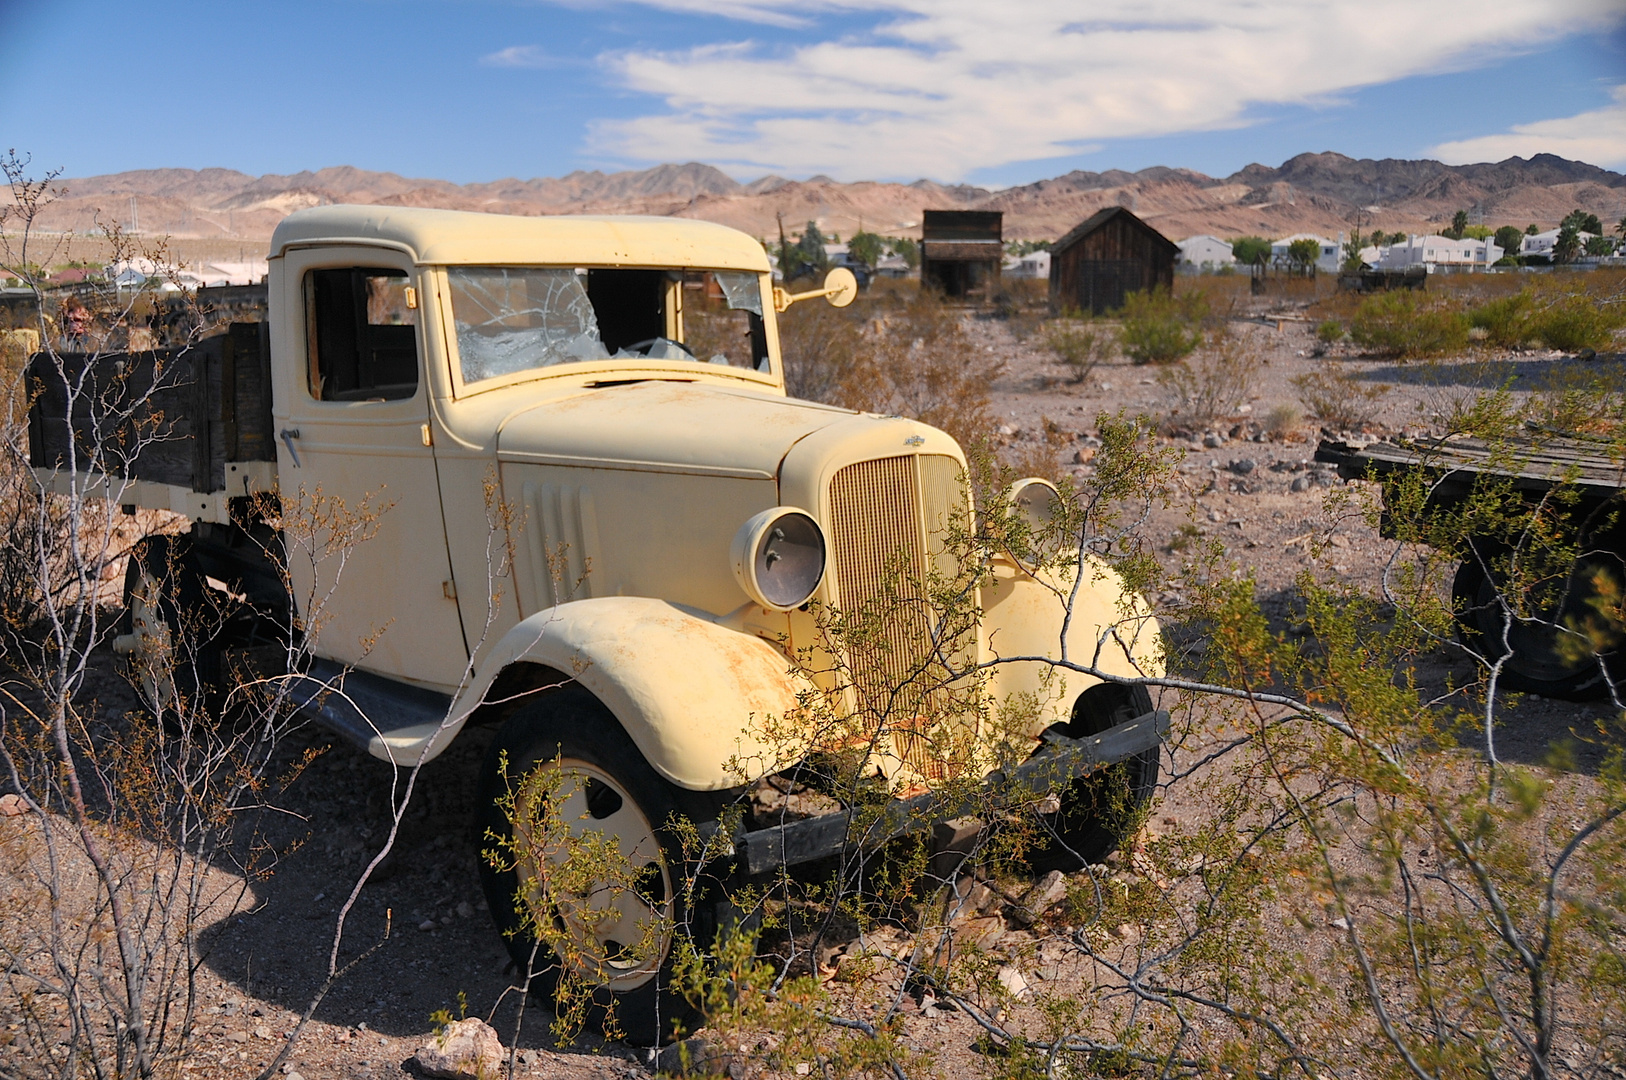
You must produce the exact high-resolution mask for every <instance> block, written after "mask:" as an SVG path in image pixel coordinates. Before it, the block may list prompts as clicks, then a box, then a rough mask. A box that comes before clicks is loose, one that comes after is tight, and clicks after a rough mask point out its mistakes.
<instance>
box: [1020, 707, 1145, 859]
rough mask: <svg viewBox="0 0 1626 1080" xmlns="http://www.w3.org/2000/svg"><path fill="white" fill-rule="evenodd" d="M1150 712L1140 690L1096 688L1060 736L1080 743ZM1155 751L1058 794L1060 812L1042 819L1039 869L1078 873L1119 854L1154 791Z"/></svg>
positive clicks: (1083, 779) (1076, 782) (1081, 780)
mask: <svg viewBox="0 0 1626 1080" xmlns="http://www.w3.org/2000/svg"><path fill="white" fill-rule="evenodd" d="M1151 711H1152V695H1151V693H1150V692H1149V691H1148V690H1147V689H1146V687H1144V686H1126V685H1124V684H1122V683H1100V684H1098V685H1096V686H1092V687H1090V688H1089V689H1088V690H1086V691H1084V692H1083V693H1082V694H1080V695H1079V696H1078V700H1077V701H1075V702H1074V703H1073V718H1072V720H1071V721H1070V722H1069V723H1068V724H1066V725H1065V727H1064V729H1063V734H1065V735H1067V736H1068V737H1069V738H1074V739H1081V738H1084V737H1086V736H1089V735H1098V734H1100V733H1101V732H1103V731H1105V730H1107V729H1108V728H1112V727H1117V726H1118V725H1119V724H1122V723H1125V722H1127V721H1130V720H1133V719H1135V717H1137V716H1143V715H1145V714H1146V713H1149V712H1151ZM1159 752H1160V751H1159V748H1158V747H1155V746H1154V747H1152V748H1151V749H1149V750H1143V751H1141V752H1140V753H1139V754H1136V755H1135V756H1134V757H1132V758H1129V759H1127V760H1125V761H1120V762H1118V763H1116V764H1114V765H1110V766H1108V767H1107V768H1105V769H1100V770H1097V771H1096V772H1093V773H1091V774H1090V775H1088V776H1081V777H1078V778H1077V779H1075V780H1073V781H1072V782H1071V783H1069V784H1068V785H1067V786H1066V787H1065V788H1064V789H1062V790H1061V791H1060V792H1059V793H1058V794H1059V795H1060V797H1061V807H1060V809H1059V810H1057V811H1056V812H1055V813H1053V814H1045V815H1043V823H1044V826H1045V830H1046V832H1047V833H1048V834H1049V837H1050V844H1049V846H1048V848H1047V849H1046V850H1045V851H1044V853H1043V854H1042V856H1041V857H1040V858H1038V859H1036V860H1034V861H1035V863H1036V864H1037V865H1039V866H1040V867H1041V868H1045V869H1050V868H1055V869H1061V870H1069V871H1071V870H1077V869H1080V868H1081V867H1083V866H1084V865H1085V864H1088V863H1099V862H1103V861H1105V860H1106V857H1107V856H1108V855H1110V854H1112V853H1113V852H1114V851H1116V850H1118V847H1119V846H1120V845H1121V844H1122V843H1123V842H1124V838H1125V837H1127V836H1128V835H1129V831H1130V830H1131V829H1132V828H1133V827H1134V826H1135V824H1136V823H1137V821H1138V820H1139V817H1140V814H1141V812H1142V810H1143V809H1144V807H1145V806H1146V804H1147V802H1148V801H1149V800H1150V799H1151V797H1152V794H1153V793H1154V792H1155V791H1156V790H1157V777H1158V754H1159Z"/></svg>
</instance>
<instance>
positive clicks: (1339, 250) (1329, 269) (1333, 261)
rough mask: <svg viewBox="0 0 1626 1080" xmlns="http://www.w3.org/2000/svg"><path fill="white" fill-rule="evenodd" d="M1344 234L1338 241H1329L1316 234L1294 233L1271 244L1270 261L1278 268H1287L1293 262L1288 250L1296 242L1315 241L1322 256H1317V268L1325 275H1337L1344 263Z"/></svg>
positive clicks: (1339, 235)
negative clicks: (1339, 266) (1340, 265)
mask: <svg viewBox="0 0 1626 1080" xmlns="http://www.w3.org/2000/svg"><path fill="white" fill-rule="evenodd" d="M1344 239H1345V238H1344V234H1343V233H1339V234H1338V239H1336V240H1328V239H1327V238H1326V237H1324V236H1317V235H1316V234H1315V233H1294V234H1293V235H1292V236H1284V237H1282V238H1281V239H1280V240H1272V241H1271V242H1270V261H1271V262H1272V263H1274V264H1276V265H1277V266H1286V265H1287V264H1288V263H1289V262H1291V261H1292V260H1291V259H1289V258H1288V257H1287V249H1288V248H1289V247H1291V246H1292V244H1293V241H1295V240H1314V241H1315V242H1316V246H1317V247H1318V248H1320V251H1321V254H1319V255H1317V256H1316V260H1315V268H1316V269H1317V270H1320V271H1321V272H1322V273H1324V274H1336V273H1337V272H1338V265H1339V264H1340V263H1342V262H1343V261H1344Z"/></svg>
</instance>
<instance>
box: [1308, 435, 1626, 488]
mask: <svg viewBox="0 0 1626 1080" xmlns="http://www.w3.org/2000/svg"><path fill="white" fill-rule="evenodd" d="M1315 459H1316V460H1317V461H1322V462H1327V463H1330V464H1333V465H1336V466H1338V474H1339V475H1340V476H1343V477H1345V478H1346V479H1378V480H1381V479H1383V478H1384V477H1386V476H1393V475H1396V474H1398V473H1403V472H1410V471H1413V470H1422V471H1424V472H1426V473H1427V474H1429V475H1430V476H1432V477H1436V478H1437V481H1438V486H1437V488H1436V491H1437V494H1439V495H1441V496H1447V497H1448V496H1452V495H1463V494H1466V493H1467V492H1468V490H1469V489H1471V488H1472V486H1473V483H1474V481H1475V480H1476V479H1478V478H1479V477H1481V476H1500V477H1511V478H1512V479H1513V485H1514V487H1515V488H1517V489H1519V490H1522V491H1529V492H1532V493H1538V492H1542V491H1547V490H1550V489H1551V488H1553V487H1554V486H1556V485H1558V484H1567V485H1570V486H1572V487H1575V488H1577V489H1579V490H1580V492H1581V493H1582V496H1583V498H1590V499H1605V500H1606V499H1610V498H1614V497H1615V496H1617V495H1619V494H1620V493H1621V492H1622V491H1623V490H1626V454H1623V453H1622V452H1621V449H1620V447H1618V446H1614V445H1612V444H1611V443H1610V442H1609V441H1607V440H1605V439H1592V438H1586V437H1584V436H1574V435H1564V434H1558V433H1555V432H1550V431H1547V430H1545V429H1542V428H1537V427H1535V426H1534V425H1531V426H1530V427H1527V428H1526V430H1525V431H1524V432H1522V433H1520V434H1519V435H1516V436H1509V437H1508V438H1505V439H1500V440H1498V441H1496V442H1495V443H1494V444H1493V443H1489V442H1487V441H1486V440H1484V439H1476V438H1472V437H1469V436H1465V435H1454V436H1449V437H1447V438H1444V439H1421V440H1410V439H1393V440H1385V441H1382V442H1375V443H1371V444H1369V445H1365V446H1360V445H1351V444H1349V443H1346V442H1342V441H1339V440H1336V439H1324V440H1322V442H1321V444H1320V446H1318V447H1317V448H1316V454H1315Z"/></svg>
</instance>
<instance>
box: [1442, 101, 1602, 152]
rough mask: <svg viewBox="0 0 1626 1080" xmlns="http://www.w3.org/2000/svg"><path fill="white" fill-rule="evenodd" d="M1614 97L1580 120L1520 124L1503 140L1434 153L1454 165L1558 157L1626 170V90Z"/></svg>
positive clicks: (1449, 146)
mask: <svg viewBox="0 0 1626 1080" xmlns="http://www.w3.org/2000/svg"><path fill="white" fill-rule="evenodd" d="M1614 98H1615V103H1614V104H1613V105H1606V106H1604V107H1603V108H1601V109H1593V110H1591V111H1590V112H1584V113H1577V114H1576V115H1575V116H1565V117H1561V118H1559V119H1556V120H1538V121H1537V122H1535V123H1533V124H1516V125H1514V127H1513V129H1512V130H1511V131H1506V132H1503V133H1502V134H1500V135H1481V136H1479V137H1478V138H1476V139H1459V140H1457V141H1455V142H1447V143H1441V144H1440V145H1438V146H1436V147H1435V148H1434V154H1435V155H1436V156H1437V157H1438V158H1439V159H1440V160H1441V161H1445V162H1449V163H1451V164H1454V165H1459V164H1467V163H1468V162H1473V161H1502V160H1503V159H1505V158H1510V157H1515V156H1517V157H1526V158H1527V157H1530V156H1531V155H1532V154H1557V155H1558V156H1559V157H1567V158H1571V159H1573V160H1575V161H1585V162H1587V163H1588V164H1591V165H1598V166H1601V167H1603V168H1606V169H1610V168H1619V167H1621V166H1626V85H1621V86H1617V87H1615V89H1614Z"/></svg>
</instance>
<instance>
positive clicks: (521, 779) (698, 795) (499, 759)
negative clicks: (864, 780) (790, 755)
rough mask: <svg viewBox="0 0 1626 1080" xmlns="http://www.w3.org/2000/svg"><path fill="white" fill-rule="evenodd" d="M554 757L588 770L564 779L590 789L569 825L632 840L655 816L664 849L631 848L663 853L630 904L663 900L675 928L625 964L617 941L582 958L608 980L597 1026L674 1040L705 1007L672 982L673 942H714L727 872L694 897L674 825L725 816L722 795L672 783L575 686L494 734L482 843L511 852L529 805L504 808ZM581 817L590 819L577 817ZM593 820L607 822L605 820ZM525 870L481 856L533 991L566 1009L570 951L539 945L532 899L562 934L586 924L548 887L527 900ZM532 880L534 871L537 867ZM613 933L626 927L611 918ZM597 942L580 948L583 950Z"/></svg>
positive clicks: (646, 1040) (641, 1040) (494, 905)
mask: <svg viewBox="0 0 1626 1080" xmlns="http://www.w3.org/2000/svg"><path fill="white" fill-rule="evenodd" d="M505 759H506V773H505V772H504V767H503V762H504V760H505ZM550 762H559V763H561V767H563V768H565V769H566V770H567V771H568V772H570V773H572V774H574V775H578V776H579V775H585V776H586V777H587V780H586V783H585V784H583V785H582V786H581V787H580V788H579V789H576V788H573V787H570V786H569V785H570V782H569V781H568V780H567V781H565V782H564V783H565V784H566V785H567V787H566V788H564V789H563V790H566V791H569V790H579V791H580V794H579V795H577V796H575V798H577V799H579V800H580V802H581V807H579V808H573V807H572V806H571V803H570V802H569V801H568V800H567V801H566V802H565V803H564V804H563V806H562V807H561V812H560V814H559V817H560V820H561V822H562V823H563V824H565V825H566V827H568V828H571V829H572V831H573V832H574V831H577V830H587V829H594V828H598V829H599V830H600V831H603V832H604V833H606V835H611V834H612V829H617V828H619V829H620V830H621V832H616V833H614V834H613V835H615V836H616V837H617V838H618V839H619V840H620V841H621V845H622V846H623V847H626V846H628V844H629V840H628V838H627V836H626V835H625V834H626V833H629V832H631V833H635V834H636V833H638V832H639V831H640V830H641V829H643V828H644V827H645V825H644V823H647V827H648V829H649V831H650V834H651V835H652V837H653V839H654V840H655V841H656V842H657V843H658V848H659V851H658V853H656V852H649V851H646V850H645V846H646V845H644V844H643V843H642V841H641V840H633V841H631V842H630V843H631V846H632V847H633V848H634V850H633V852H632V854H631V855H630V856H629V859H630V860H631V863H632V865H634V866H635V865H636V863H637V860H639V859H644V858H649V857H650V856H651V855H653V856H655V857H654V858H652V859H650V861H649V863H648V864H647V865H646V867H645V873H644V875H643V883H642V884H640V885H639V886H638V887H637V889H636V892H637V894H638V896H637V897H636V899H629V900H628V901H627V902H628V903H629V904H633V905H636V904H637V903H640V902H641V903H642V905H643V908H644V909H645V910H654V909H657V908H661V907H665V909H666V914H667V918H666V919H665V920H664V924H665V925H666V926H667V927H668V928H669V932H668V933H665V934H657V935H656V938H655V941H654V948H653V949H652V950H650V954H649V955H646V956H645V957H644V958H643V959H642V960H641V962H638V961H636V960H635V961H632V962H629V965H630V966H629V967H628V968H627V969H624V970H621V969H617V968H616V967H615V963H616V960H615V956H616V955H617V949H616V947H615V946H616V942H614V941H613V940H612V941H610V942H608V943H607V944H605V945H603V947H602V950H601V951H602V955H601V956H599V957H596V958H594V960H593V962H592V965H591V966H589V967H588V968H587V970H585V971H584V970H582V966H583V965H582V964H581V963H580V962H578V963H577V965H576V967H577V970H576V972H575V975H576V979H577V980H578V985H582V984H591V983H593V982H594V981H596V980H597V979H599V978H605V979H606V981H605V982H604V983H601V984H599V985H596V986H592V988H591V1000H590V1002H588V1003H587V1004H586V1014H585V1017H584V1019H585V1022H586V1023H587V1025H588V1026H589V1027H591V1028H593V1029H594V1030H596V1031H598V1032H601V1033H605V1034H608V1035H612V1036H617V1037H620V1038H623V1039H625V1040H626V1041H627V1042H630V1043H634V1044H637V1045H644V1046H650V1045H658V1044H660V1043H663V1042H667V1041H670V1040H671V1039H672V1038H673V1036H674V1032H675V1029H676V1028H678V1027H679V1026H680V1025H681V1026H682V1027H683V1029H684V1030H693V1029H694V1028H695V1027H697V1026H698V1024H699V1020H700V1016H699V1013H698V1011H697V1010H696V1009H695V1007H694V1006H693V1005H691V1004H690V1003H689V1001H688V1000H687V999H686V998H684V997H683V996H682V995H681V994H680V993H677V992H676V991H674V989H673V987H672V982H673V977H672V972H673V966H674V965H673V959H674V952H675V950H674V945H675V943H676V942H677V940H678V936H679V935H683V936H686V937H688V938H689V939H690V940H691V941H692V942H693V943H694V945H695V947H696V948H697V949H699V950H701V951H705V950H707V949H709V948H710V947H711V944H712V942H713V940H714V938H715V937H716V932H717V908H716V904H715V899H716V897H717V886H718V884H719V882H718V880H717V879H716V878H714V877H703V878H702V880H701V881H700V887H699V888H697V889H695V890H694V891H693V893H692V896H693V900H694V902H693V903H692V904H689V903H686V902H685V893H686V890H685V888H684V884H683V883H684V882H685V881H686V880H688V878H687V877H686V876H685V875H694V876H696V877H700V876H701V875H698V874H696V871H695V870H694V868H693V867H692V866H685V865H684V864H683V854H682V852H681V849H680V847H679V844H678V840H677V837H676V836H675V835H674V834H673V832H672V830H671V828H670V827H669V826H670V822H671V821H672V820H673V819H674V818H686V819H688V820H689V821H692V822H694V823H697V824H698V823H700V822H704V821H708V820H712V819H715V818H716V816H717V813H718V809H719V806H720V804H721V801H722V799H721V797H720V796H718V795H715V794H712V793H708V792H695V791H688V790H685V789H683V788H680V787H678V786H676V785H675V784H673V783H671V782H670V781H668V780H667V779H666V778H665V777H663V776H661V775H660V774H659V773H657V772H656V771H655V770H654V769H653V768H651V767H650V765H649V763H648V762H647V761H645V760H644V757H643V755H642V754H641V753H639V751H638V748H637V746H636V745H635V744H634V743H633V741H632V739H631V738H630V737H628V735H627V734H626V732H625V731H624V730H623V729H622V728H621V725H620V724H619V723H618V722H617V721H616V719H615V717H614V716H613V715H612V714H611V713H610V712H609V710H608V709H606V708H605V707H604V706H603V705H602V704H600V703H599V702H598V700H597V699H596V698H594V697H593V696H592V695H591V694H590V693H588V692H587V691H586V690H584V689H582V688H581V687H579V686H570V687H565V688H563V689H560V690H555V691H552V692H550V693H548V694H546V695H544V696H542V697H540V698H538V699H537V700H536V701H534V702H533V703H531V704H529V705H526V706H524V707H523V708H521V709H520V710H519V711H518V712H516V713H515V714H514V715H513V716H512V717H510V718H509V719H508V721H507V722H506V723H505V724H503V726H502V728H501V729H500V730H499V732H498V734H497V737H496V739H495V741H493V743H492V744H491V748H490V750H489V751H488V753H487V756H486V761H485V766H484V768H483V769H482V770H481V774H480V791H479V802H478V806H479V811H478V820H477V825H478V828H479V836H480V838H481V839H480V847H481V849H482V851H484V852H501V853H504V854H506V855H510V856H511V855H512V854H513V852H514V851H515V850H516V848H515V847H514V846H511V845H512V844H513V838H514V836H515V828H514V824H513V822H511V821H510V817H511V816H516V817H517V816H520V815H518V814H514V813H513V812H512V811H511V810H510V809H508V808H507V807H505V806H504V800H505V799H513V798H515V796H516V795H517V794H518V793H519V792H520V791H521V790H522V788H523V785H524V784H525V783H526V780H527V778H528V777H530V776H531V775H532V774H533V771H534V770H536V769H537V768H538V767H539V766H542V767H546V766H547V765H548V764H549V763H550ZM512 805H513V804H512V803H509V806H512ZM629 807H630V810H631V811H632V812H629ZM572 819H575V821H577V822H581V824H579V825H577V824H574V822H573V821H572ZM594 820H600V821H605V822H607V823H608V824H607V825H606V826H595V825H594V824H593V821H594ZM522 832H523V830H522ZM505 861H507V862H509V863H512V862H513V861H514V860H513V859H512V858H508V859H507V860H505ZM525 876H526V875H525V871H524V869H523V868H521V867H516V866H510V868H507V869H499V868H497V867H496V866H493V865H492V860H490V859H488V858H484V857H482V858H481V860H480V877H481V884H482V886H483V887H484V889H485V895H486V902H487V903H488V904H489V905H490V908H491V913H492V917H493V919H494V920H495V922H496V924H497V929H498V931H499V932H500V933H501V934H502V936H503V941H504V944H505V945H506V946H507V948H508V952H509V955H510V956H512V957H513V959H514V962H515V964H517V965H518V966H519V968H520V972H521V974H523V973H524V972H525V970H526V969H527V968H528V967H529V968H530V970H531V973H532V977H533V981H532V990H533V992H535V993H536V994H537V996H538V997H539V998H540V999H541V1000H543V1001H544V1002H547V1003H548V1005H549V1006H550V1007H551V1008H554V1010H555V1012H556V1013H557V1012H558V1009H559V1007H560V993H561V990H562V989H564V990H565V991H566V992H567V993H568V991H569V983H568V982H566V980H565V975H566V967H565V964H566V961H565V960H564V959H563V958H561V956H560V955H559V954H558V953H557V952H556V951H555V950H554V949H552V948H550V947H548V946H546V945H543V946H538V945H537V944H536V940H535V936H534V933H532V932H530V931H528V930H527V925H530V926H534V925H535V922H534V921H530V922H528V920H527V918H526V916H525V913H524V911H523V910H522V908H524V907H529V908H530V909H531V910H532V911H536V912H537V914H536V916H535V917H536V918H551V919H552V920H553V921H554V925H555V926H557V927H558V928H559V930H560V932H561V933H565V934H571V933H574V932H576V930H575V929H574V928H572V927H571V925H570V924H569V923H568V922H567V920H566V916H567V915H568V914H569V910H568V907H567V908H566V909H564V910H563V911H562V910H561V908H560V907H559V906H557V905H555V904H552V903H550V902H549V901H548V899H547V898H546V897H538V898H534V899H532V900H531V901H530V902H529V903H526V902H524V901H522V900H521V885H522V880H521V879H522V877H525ZM526 880H534V876H529V877H526ZM539 904H544V905H547V906H546V908H545V910H541V911H539V910H538V908H537V905H539ZM624 922H625V920H624V919H623V922H622V923H618V924H617V926H618V927H619V926H622V925H623V924H624ZM601 932H602V931H601ZM608 932H609V933H614V932H616V931H615V928H611V930H610V931H608ZM625 944H626V943H621V945H623V946H624V945H625ZM592 948H593V946H592V945H586V946H583V947H579V951H578V952H577V954H576V955H577V957H578V960H579V959H580V957H582V955H583V954H584V953H586V952H588V951H591V950H592ZM533 957H534V963H533ZM578 1002H580V997H579V996H578Z"/></svg>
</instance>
